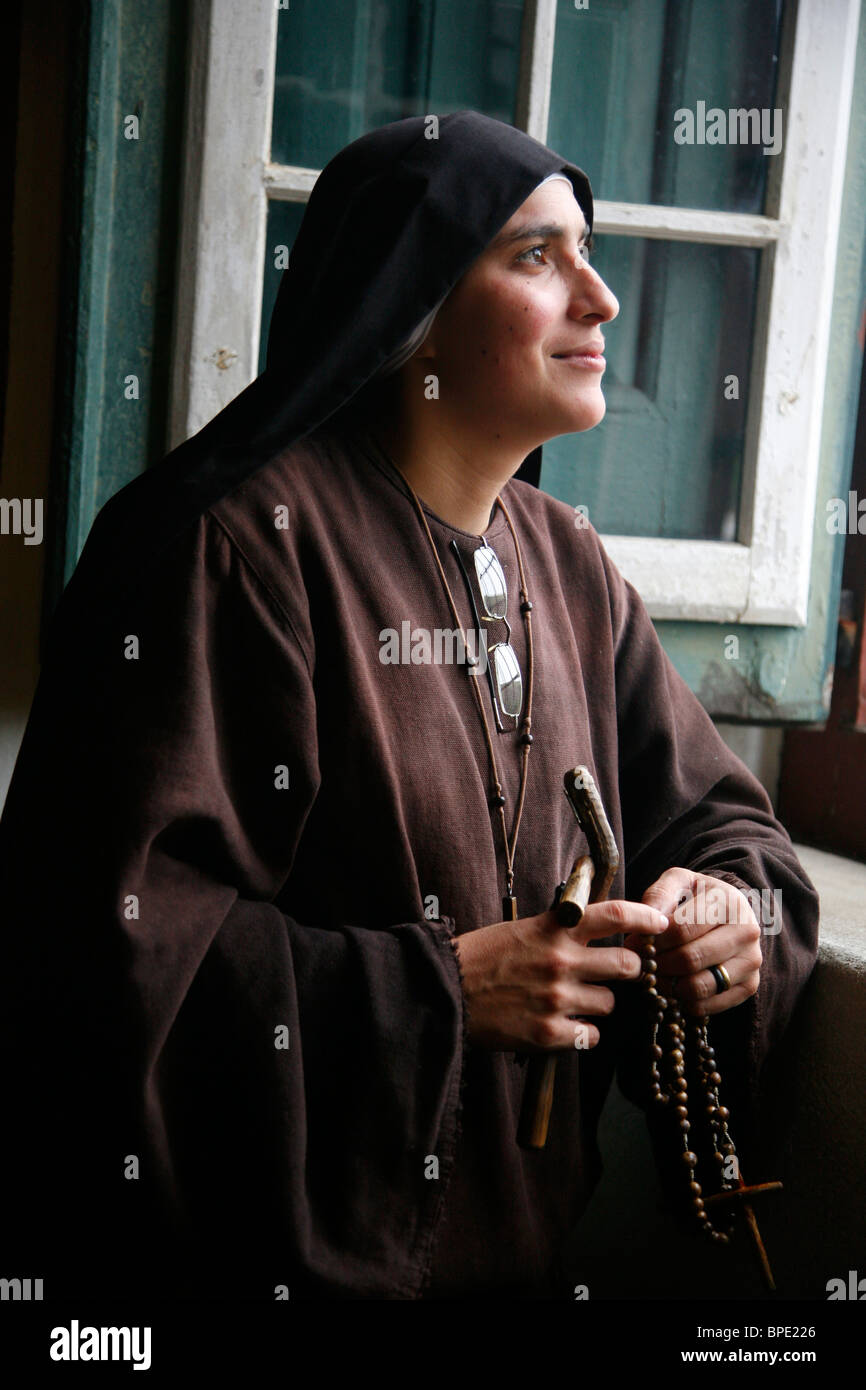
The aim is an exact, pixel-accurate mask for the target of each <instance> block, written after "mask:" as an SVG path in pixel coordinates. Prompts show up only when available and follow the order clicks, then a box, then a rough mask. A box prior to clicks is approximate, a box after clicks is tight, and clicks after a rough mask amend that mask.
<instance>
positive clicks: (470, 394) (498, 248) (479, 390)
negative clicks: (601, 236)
mask: <svg viewBox="0 0 866 1390" xmlns="http://www.w3.org/2000/svg"><path fill="white" fill-rule="evenodd" d="M585 243H586V220H585V218H584V215H583V212H582V210H581V207H580V204H579V203H578V201H577V199H576V198H575V196H574V193H573V191H572V188H571V185H570V184H567V183H564V182H563V181H562V180H561V179H552V180H551V181H550V182H549V183H545V184H543V185H542V187H541V188H537V189H536V190H535V192H534V193H532V194H531V195H530V197H529V198H527V200H526V202H525V203H523V204H522V205H521V207H519V208H518V210H517V212H515V214H514V216H513V217H511V218H510V220H509V221H508V222H506V224H505V226H504V227H503V228H502V230H501V231H500V232H499V233H498V235H497V236H496V237H495V238H494V239H493V241H492V242H491V243H490V245H489V246H488V247H487V248H486V250H485V251H484V252H483V253H482V254H481V255H480V256H479V258H478V259H477V260H476V261H475V262H474V264H473V265H472V266H471V267H470V269H469V270H468V271H467V273H466V274H465V275H464V276H463V278H462V279H461V280H460V281H459V282H458V283H457V285H455V287H454V289H453V290H452V291H451V293H450V295H449V296H448V298H447V299H446V300H445V302H444V303H443V304H442V307H441V308H440V309H439V312H438V314H437V315H436V318H435V320H434V322H433V326H432V328H431V330H430V333H429V335H428V337H427V339H426V341H425V343H424V345H423V347H422V348H421V349H419V353H418V356H419V357H422V358H423V359H425V360H424V370H425V372H431V371H432V372H435V374H436V375H437V376H438V378H439V400H440V401H441V402H443V404H444V405H445V407H446V410H447V411H448V413H449V415H450V416H452V417H453V418H454V419H455V420H459V419H460V418H461V417H462V418H464V419H465V421H466V422H467V423H469V424H471V428H472V430H473V432H475V431H477V430H478V429H479V428H480V429H483V430H485V431H487V430H489V431H490V434H489V435H488V437H489V438H503V437H505V438H507V437H512V438H514V439H516V440H519V441H524V440H525V441H527V442H529V441H531V442H533V443H536V442H537V443H540V442H542V441H543V440H544V439H552V438H554V437H555V436H556V435H559V434H569V433H571V432H572V431H575V430H586V429H590V428H591V427H592V426H593V425H596V424H598V422H599V420H601V419H602V417H603V415H604V411H605V403H604V397H603V395H602V392H601V378H602V375H603V372H604V367H605V362H604V358H603V356H602V355H601V354H602V352H603V348H604V339H603V337H602V333H601V325H602V324H604V323H607V322H608V321H609V320H610V319H613V318H615V317H616V315H617V314H618V313H619V304H618V302H617V300H616V299H615V297H614V296H613V295H612V294H611V292H610V290H609V289H608V288H607V286H606V285H605V283H604V281H603V280H602V279H601V277H600V276H599V275H598V274H597V273H596V271H595V270H593V269H592V267H591V266H590V265H589V264H588V259H587V258H588V252H587V249H586V244H585ZM427 359H432V360H430V361H428V360H427Z"/></svg>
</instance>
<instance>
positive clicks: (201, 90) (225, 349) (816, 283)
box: [171, 0, 860, 626]
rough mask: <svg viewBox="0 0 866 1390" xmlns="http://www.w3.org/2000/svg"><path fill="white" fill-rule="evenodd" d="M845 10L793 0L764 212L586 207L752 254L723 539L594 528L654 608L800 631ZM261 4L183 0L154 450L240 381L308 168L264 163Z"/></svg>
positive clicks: (545, 10)
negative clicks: (163, 404) (170, 277)
mask: <svg viewBox="0 0 866 1390" xmlns="http://www.w3.org/2000/svg"><path fill="white" fill-rule="evenodd" d="M859 12H860V0H799V5H798V7H797V21H796V32H795V34H794V38H793V45H792V53H791V56H790V67H789V72H788V73H787V92H788V99H787V103H786V116H785V125H784V132H783V147H782V152H781V153H780V154H779V155H777V156H772V155H771V156H766V157H767V158H769V159H772V160H776V159H777V160H779V161H781V163H782V168H781V175H780V176H779V171H778V170H774V171H773V174H774V180H773V181H774V184H775V191H774V195H773V198H772V199H771V201H772V202H773V203H774V205H775V207H776V209H777V211H778V216H773V217H769V216H746V215H740V214H736V213H724V212H712V211H705V210H701V209H691V208H668V207H657V206H651V207H650V206H640V205H637V204H627V203H614V202H604V201H599V202H597V203H596V218H595V229H596V230H598V231H599V232H600V233H604V232H608V233H615V234H617V235H620V236H641V237H655V238H661V239H664V240H676V241H690V242H703V243H709V244H716V245H727V246H754V247H761V248H763V249H764V256H763V262H764V265H763V268H762V274H761V283H760V289H759V302H758V312H757V320H758V321H757V323H756V341H755V345H754V352H753V370H752V380H751V383H750V388H749V391H750V394H749V418H748V424H747V432H746V435H747V442H746V457H745V459H744V473H743V497H742V503H741V507H740V518H739V531H738V536H737V540H736V541H735V542H721V541H693V540H664V539H655V538H650V537H632V536H616V535H605V536H604V538H603V539H604V542H605V545H606V547H607V549H608V551H609V553H610V555H611V557H612V559H613V560H614V562H615V563H616V564H617V565H618V567H619V568H620V569H621V570H622V572H623V574H624V575H625V576H626V578H627V579H630V580H631V582H632V583H633V584H634V585H635V587H636V588H637V589H638V591H639V592H640V593H641V595H642V597H643V599H644V601H645V603H646V604H647V607H648V609H649V611H650V613H651V615H652V616H653V617H655V618H683V619H696V620H702V621H708V622H709V621H715V622H744V623H746V622H748V623H767V624H780V625H790V626H803V625H804V624H805V621H806V605H807V598H808V588H809V574H810V562H811V552H812V535H813V527H814V524H815V513H816V507H818V508H820V509H821V511H822V513H823V507H824V502H825V499H818V498H817V497H816V486H817V476H818V456H819V449H820V441H821V424H822V403H823V393H824V381H825V376H826V370H827V354H828V347H829V334H830V319H831V312H832V302H833V284H834V277H835V265H836V251H837V243H838V232H839V219H840V212H841V204H842V191H843V181H844V172H845V160H846V152H847V143H848V127H849V120H850V111H851V99H852V92H853V84H854V68H855V58H856V48H857V33H858V22H859ZM278 13H279V12H278V7H277V5H276V3H275V0H248V3H247V4H246V5H245V6H244V10H243V17H242V19H240V18H239V16H238V11H237V7H236V6H235V5H234V4H232V3H230V0H194V3H193V43H194V53H193V67H192V79H193V80H192V81H191V83H190V100H189V110H188V114H187V135H186V149H185V186H184V217H183V232H182V240H181V262H180V263H181V266H182V267H183V270H182V273H181V276H180V282H181V283H180V288H179V296H178V306H177V316H176V324H177V327H176V338H175V348H174V392H173V409H172V438H171V443H172V444H177V443H179V442H181V440H183V439H185V438H187V437H188V436H189V435H190V434H193V433H195V431H196V430H198V429H200V428H201V426H202V425H204V424H205V423H206V422H207V421H208V420H209V419H211V418H212V416H213V415H215V414H216V412H217V411H218V410H220V409H222V407H223V406H224V405H227V404H228V402H229V401H230V400H232V399H233V398H234V396H236V395H237V394H238V392H239V391H241V390H242V389H243V387H244V386H246V385H247V384H248V382H250V381H251V380H252V379H253V378H254V376H255V375H256V371H257V363H258V352H259V322H260V305H261V295H262V284H263V274H264V256H265V246H264V242H265V232H266V224H267V205H268V200H269V199H281V200H289V201H299V202H304V201H306V199H307V197H308V196H309V193H310V189H311V188H312V186H313V184H314V183H315V180H316V178H317V176H318V170H316V169H306V168H300V167H295V166H286V165H278V164H273V163H271V161H270V139H271V114H272V108H273V88H274V62H275V53H276V25H277V19H278ZM555 27H556V0H528V3H527V4H526V7H525V10H524V19H523V30H522V43H523V51H522V55H521V70H520V81H519V92H518V105H517V112H518V121H517V123H518V124H519V125H520V126H521V127H522V128H524V129H527V130H528V131H529V133H530V134H532V135H534V136H535V137H536V138H537V139H540V140H542V141H543V140H545V139H546V132H547V118H548V110H549V105H550V82H551V71H552V65H553V50H554V41H555ZM783 57H784V55H783ZM783 76H784V74H783ZM671 138H673V132H672V134H671ZM713 389H715V384H714V387H713Z"/></svg>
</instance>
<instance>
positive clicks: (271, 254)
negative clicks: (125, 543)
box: [259, 202, 307, 372]
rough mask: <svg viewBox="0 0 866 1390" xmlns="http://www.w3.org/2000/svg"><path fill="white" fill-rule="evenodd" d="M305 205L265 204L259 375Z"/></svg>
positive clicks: (266, 353)
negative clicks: (265, 235) (271, 323)
mask: <svg viewBox="0 0 866 1390" xmlns="http://www.w3.org/2000/svg"><path fill="white" fill-rule="evenodd" d="M306 206H307V205H306V203H282V202H269V203H268V230H267V240H266V242H265V276H264V284H263V287H262V320H261V323H262V333H261V339H260V341H259V371H260V372H263V371H264V370H265V358H266V357H267V355H268V328H269V327H270V322H271V314H272V313H273V311H274V303H275V302H276V298H277V290H278V289H279V288H280V278H281V276H282V273H283V270H284V269H285V267H286V265H287V263H288V259H287V258H288V255H289V252H290V251H291V249H292V247H293V246H294V244H295V237H296V236H297V235H298V232H299V230H300V226H301V219H302V218H303V216H304V210H305V208H306Z"/></svg>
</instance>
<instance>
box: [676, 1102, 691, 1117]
mask: <svg viewBox="0 0 866 1390" xmlns="http://www.w3.org/2000/svg"><path fill="white" fill-rule="evenodd" d="M677 1114H678V1115H679V1117H680V1119H681V1120H687V1119H688V1118H689V1107H688V1106H687V1105H678V1106H677Z"/></svg>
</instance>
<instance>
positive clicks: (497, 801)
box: [490, 795, 505, 806]
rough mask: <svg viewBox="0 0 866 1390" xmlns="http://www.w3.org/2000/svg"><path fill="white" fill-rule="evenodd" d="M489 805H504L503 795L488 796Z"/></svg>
mask: <svg viewBox="0 0 866 1390" xmlns="http://www.w3.org/2000/svg"><path fill="white" fill-rule="evenodd" d="M490 805H491V806H504V805H505V797H504V796H502V795H500V796H492V797H491V798H490Z"/></svg>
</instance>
